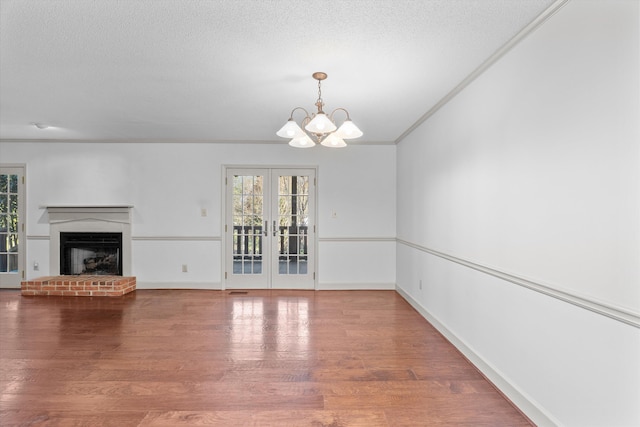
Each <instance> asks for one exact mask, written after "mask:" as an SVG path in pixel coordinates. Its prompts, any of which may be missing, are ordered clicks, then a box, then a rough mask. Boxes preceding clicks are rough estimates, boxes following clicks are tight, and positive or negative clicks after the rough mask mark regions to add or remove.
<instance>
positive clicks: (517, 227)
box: [397, 0, 640, 426]
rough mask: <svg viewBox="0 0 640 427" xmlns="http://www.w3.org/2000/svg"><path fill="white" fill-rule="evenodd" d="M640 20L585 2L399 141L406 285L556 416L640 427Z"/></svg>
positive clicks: (500, 375) (510, 383)
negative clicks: (589, 307)
mask: <svg viewBox="0 0 640 427" xmlns="http://www.w3.org/2000/svg"><path fill="white" fill-rule="evenodd" d="M639 18H640V13H639V3H638V2H637V1H630V0H626V1H625V0H614V1H607V2H603V1H586V0H573V1H571V2H569V3H568V4H567V5H565V6H564V7H563V8H561V9H560V11H559V12H558V13H557V14H556V15H554V16H553V17H551V18H550V19H549V20H548V21H547V22H546V23H544V24H543V25H542V26H541V27H539V28H538V29H537V30H536V31H535V32H533V33H532V34H531V35H529V36H528V37H527V38H525V39H524V40H523V41H522V42H521V43H519V44H518V45H516V46H515V48H514V49H513V50H511V51H510V52H508V53H507V54H506V55H505V56H503V57H502V58H501V59H500V60H498V61H497V62H496V63H495V64H493V65H492V66H491V67H490V68H489V69H488V70H487V71H485V72H484V73H483V74H482V75H480V76H479V77H478V78H477V79H476V80H474V81H473V82H472V83H471V84H470V85H469V86H468V87H466V88H465V89H464V90H463V91H462V92H461V93H459V94H458V95H457V96H455V97H454V98H453V99H452V100H451V101H450V102H449V103H447V104H446V105H445V106H444V107H443V108H441V109H440V110H438V111H437V112H436V113H435V114H434V115H432V116H431V117H429V118H428V119H427V120H426V121H425V122H424V123H423V124H421V125H420V126H419V127H418V128H417V129H416V130H415V131H414V132H412V133H411V134H410V135H409V136H408V137H407V138H406V139H404V140H402V141H401V142H400V143H399V145H398V153H397V156H398V167H397V169H398V183H397V185H398V223H397V224H398V225H397V233H398V239H399V244H398V249H397V256H398V258H397V282H398V287H399V290H400V292H402V293H403V294H405V295H406V296H407V298H408V299H409V300H410V301H411V302H412V303H413V304H414V305H415V306H416V307H417V308H418V309H419V310H420V311H422V312H423V313H424V314H425V316H427V317H428V318H430V319H431V320H432V321H434V322H435V323H436V324H438V325H439V327H440V328H441V330H443V332H445V333H446V334H447V335H448V336H449V337H450V338H451V339H452V340H453V341H454V342H456V343H457V344H458V345H459V346H460V347H461V348H462V349H463V350H464V351H465V352H466V353H467V355H468V356H469V357H470V358H471V359H472V360H474V361H475V362H476V363H477V364H478V365H479V366H480V367H482V368H483V370H485V372H486V373H487V374H488V375H489V376H490V377H492V379H494V381H496V383H497V384H499V385H500V386H501V387H503V390H504V391H506V392H507V393H509V394H510V395H511V396H512V398H513V399H514V400H515V401H516V402H517V403H519V404H520V405H521V408H522V409H523V410H525V411H526V412H527V413H528V414H529V415H530V416H532V417H533V418H534V419H535V420H536V421H537V422H539V423H540V424H543V425H544V424H547V423H549V424H553V423H557V424H562V425H569V426H631V425H640V405H638V402H640V330H639V329H638V325H640V322H639V321H638V319H639V317H638V316H640V285H639V284H640V249H639V245H640V176H639V171H640V152H639V150H640V130H639V125H638V122H639V117H640V106H639V103H640V85H639V79H640V77H639V76H640V65H639V48H640V43H639V27H640V26H639V22H640V19H639ZM505 278H506V279H507V280H505ZM420 280H422V289H420V286H419V284H420ZM520 284H525V285H527V286H529V285H531V286H530V287H527V286H520ZM536 287H537V289H539V290H542V291H545V290H548V291H549V293H540V292H537V291H536V290H534V289H536ZM545 292H546V291H545ZM549 294H555V295H556V296H557V297H558V298H563V300H560V299H558V298H554V297H552V296H550V295H549ZM566 301H569V302H566ZM587 306H591V307H594V311H591V310H586V309H585V307H587ZM601 312H606V313H613V318H611V317H607V316H604V315H602V314H599V313H601ZM616 313H617V314H616ZM625 318H626V319H631V322H625V321H624V319H625Z"/></svg>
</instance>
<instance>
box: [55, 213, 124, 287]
mask: <svg viewBox="0 0 640 427" xmlns="http://www.w3.org/2000/svg"><path fill="white" fill-rule="evenodd" d="M46 209H47V214H48V217H49V218H48V219H49V225H50V239H49V254H50V258H49V259H50V262H49V274H50V275H51V276H58V275H78V274H81V275H85V274H86V275H94V276H101V275H114V276H131V275H132V274H131V273H132V271H131V270H132V268H131V264H132V260H131V209H132V206H130V205H110V206H47V207H46ZM65 236H68V237H69V238H71V240H69V239H68V237H65ZM68 256H71V259H72V260H71V261H68V260H67V259H65V258H68ZM85 261H86V264H85ZM114 263H116V264H115V265H114Z"/></svg>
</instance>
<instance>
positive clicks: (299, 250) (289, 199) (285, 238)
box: [278, 176, 309, 274]
mask: <svg viewBox="0 0 640 427" xmlns="http://www.w3.org/2000/svg"><path fill="white" fill-rule="evenodd" d="M308 206H309V177H308V176H280V177H279V182H278V226H279V228H278V236H279V241H278V248H279V254H278V273H279V274H307V256H308V247H307V231H308V225H309V207H308Z"/></svg>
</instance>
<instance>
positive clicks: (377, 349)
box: [0, 290, 531, 427]
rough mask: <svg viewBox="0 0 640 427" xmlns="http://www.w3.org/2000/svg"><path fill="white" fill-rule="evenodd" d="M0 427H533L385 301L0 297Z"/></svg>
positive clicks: (375, 294)
mask: <svg viewBox="0 0 640 427" xmlns="http://www.w3.org/2000/svg"><path fill="white" fill-rule="evenodd" d="M0 306H1V307H3V309H2V310H0V325H1V328H0V408H1V409H0V425H3V426H4V425H104V426H111V425H113V426H116V425H117V426H137V425H140V426H181V425H219V426H229V425H260V426H282V425H285V426H286V425H296V426H305V425H309V426H312V425H317V426H320V425H324V426H334V427H339V426H366V427H371V426H411V425H420V426H424V425H433V426H455V425H510V426H525V425H531V424H530V423H529V421H528V420H527V419H526V418H525V417H523V416H522V415H521V414H520V412H519V411H518V410H517V409H516V408H515V407H514V406H513V405H512V404H511V403H510V402H508V401H507V400H506V399H505V398H504V397H503V396H502V395H501V394H500V393H498V392H497V391H496V390H495V389H494V388H493V386H492V385H491V384H490V383H488V382H487V381H486V380H485V379H484V377H482V375H481V374H480V373H479V372H478V371H477V370H476V368H475V367H474V366H472V365H471V364H470V363H469V362H468V361H467V360H466V359H465V358H464V357H462V355H461V354H460V353H459V352H458V351H457V350H456V349H455V348H454V347H453V346H452V345H451V344H450V343H449V342H447V341H446V340H445V339H444V337H442V335H440V334H439V333H438V332H437V331H436V330H435V329H434V328H433V327H432V326H431V325H430V324H429V323H428V322H427V321H426V320H425V319H424V318H422V317H421V316H420V315H419V314H418V313H417V312H416V311H415V310H413V308H411V306H410V305H409V304H407V302H406V301H404V299H402V297H401V296H399V295H398V294H397V293H395V292H393V291H319V292H316V291H268V290H258V291H249V292H248V293H247V294H235V295H231V294H230V293H229V292H225V291H197V290H186V291H184V290H175V291H174V290H172V291H167V290H158V291H151V290H138V291H136V292H134V293H131V294H128V295H126V296H123V297H117V298H90V297H89V298H71V297H56V298H53V297H51V298H49V297H39V298H32V297H22V296H21V295H20V291H13V290H2V291H0Z"/></svg>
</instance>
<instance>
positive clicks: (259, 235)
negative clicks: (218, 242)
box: [232, 175, 264, 274]
mask: <svg viewBox="0 0 640 427" xmlns="http://www.w3.org/2000/svg"><path fill="white" fill-rule="evenodd" d="M263 183H264V179H263V177H262V176H253V175H248V176H245V175H234V176H233V200H232V204H233V274H261V273H262V253H263V246H262V245H263V226H264V216H263V200H264V188H263Z"/></svg>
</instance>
